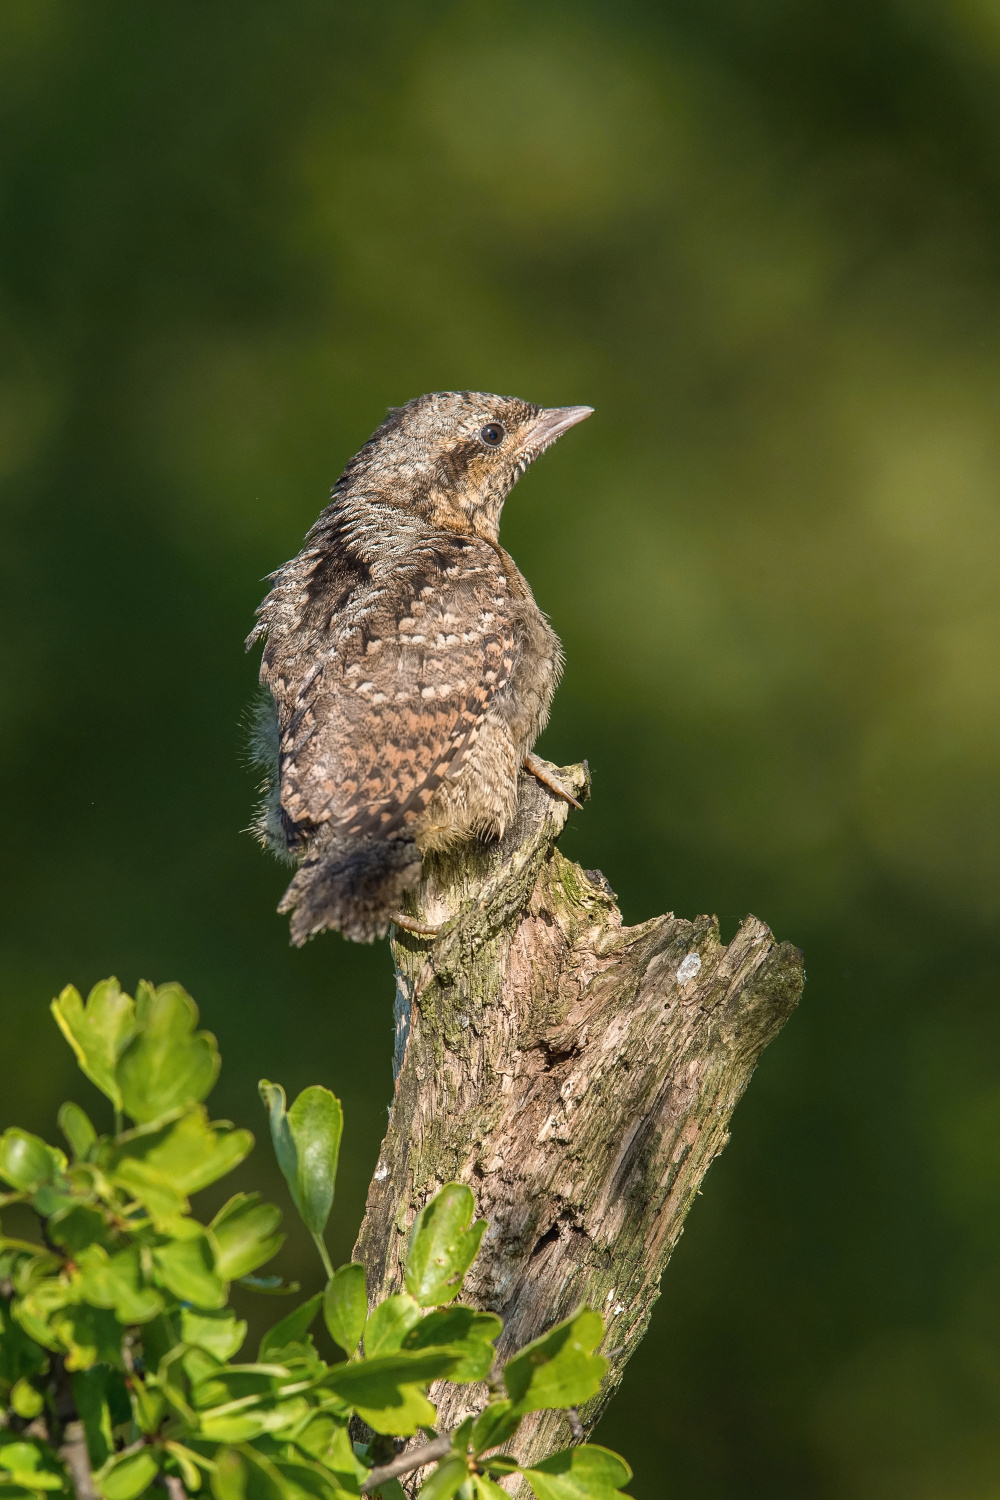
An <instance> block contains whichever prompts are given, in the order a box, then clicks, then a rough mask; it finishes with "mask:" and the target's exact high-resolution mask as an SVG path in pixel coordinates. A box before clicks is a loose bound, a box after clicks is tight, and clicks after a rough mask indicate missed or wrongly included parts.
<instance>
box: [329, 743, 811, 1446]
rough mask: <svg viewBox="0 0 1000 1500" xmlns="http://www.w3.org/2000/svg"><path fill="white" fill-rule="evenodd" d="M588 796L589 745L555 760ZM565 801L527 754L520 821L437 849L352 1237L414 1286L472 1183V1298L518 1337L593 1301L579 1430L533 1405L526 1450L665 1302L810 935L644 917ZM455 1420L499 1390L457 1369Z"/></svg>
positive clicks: (427, 870)
mask: <svg viewBox="0 0 1000 1500" xmlns="http://www.w3.org/2000/svg"><path fill="white" fill-rule="evenodd" d="M551 770H552V772H553V773H554V774H555V775H556V776H557V777H558V778H559V779H560V780H561V781H562V783H563V784H564V785H565V786H567V787H568V788H570V789H571V790H572V791H574V792H575V793H576V795H577V796H578V797H581V799H582V798H583V797H585V796H586V795H587V793H588V791H589V777H588V773H587V769H586V767H585V766H569V767H563V768H561V769H560V768H557V767H551ZM568 811H569V808H568V804H567V803H565V802H564V801H562V800H561V799H559V798H557V797H556V796H554V795H553V793H551V792H550V791H548V790H546V789H545V788H544V787H543V786H542V785H541V784H540V783H539V782H538V781H537V780H535V778H533V777H530V776H527V775H525V776H524V777H523V786H522V796H521V801H520V806H519V811H518V815H517V818H516V821H515V822H514V824H513V825H512V826H511V827H510V828H509V829H508V830H507V832H506V834H505V836H504V838H503V839H502V840H500V841H499V842H497V843H493V844H482V845H477V846H475V847H474V848H471V849H469V848H465V849H462V850H461V851H460V852H458V853H456V854H453V855H449V856H444V857H439V858H432V859H428V860H427V861H425V867H424V878H423V881H422V884H421V886H420V887H419V889H418V891H417V892H416V894H415V897H414V901H413V906H412V908H411V909H412V910H413V911H414V913H415V914H416V915H418V916H419V918H420V920H421V921H424V922H427V923H429V924H436V923H439V922H443V923H444V924H445V925H444V927H443V929H442V931H441V932H440V934H439V935H438V936H437V937H436V938H435V939H433V940H432V941H428V940H427V939H421V938H418V937H414V936H411V935H410V934H409V933H407V932H404V931H402V930H401V929H395V936H394V940H393V944H392V948H393V956H394V959H395V963H396V980H397V996H396V1058H395V1071H396V1091H395V1100H394V1103H393V1107H392V1113H391V1118H390V1123H389V1129H388V1131H387V1133H386V1136H385V1140H384V1141H383V1143H382V1150H381V1154H380V1158H379V1163H378V1167H377V1168H376V1171H375V1175H374V1177H373V1178H372V1182H371V1186H370V1188H369V1191H368V1202H367V1208H366V1212H365V1218H364V1222H363V1224H362V1226H361V1232H360V1235H359V1238H358V1242H357V1246H356V1248H355V1259H357V1260H361V1261H363V1262H364V1263H365V1265H366V1267H367V1270H368V1285H369V1294H370V1295H371V1296H372V1297H373V1298H374V1297H381V1296H386V1295H389V1294H390V1293H393V1292H397V1291H399V1290H400V1289H401V1287H402V1261H403V1258H404V1256H405V1252H406V1244H407V1238H408V1234H409V1230H410V1226H411V1224H412V1222H413V1219H414V1216H415V1215H416V1213H417V1212H418V1211H419V1209H420V1208H421V1207H422V1206H423V1204H424V1203H425V1202H426V1200H427V1198H428V1197H429V1196H430V1195H431V1194H432V1193H434V1192H435V1191H436V1190H437V1189H438V1188H439V1187H440V1186H441V1185H442V1184H443V1183H444V1182H448V1181H452V1180H457V1181H459V1182H466V1183H468V1184H469V1186H470V1187H471V1188H472V1189H473V1191H474V1193H475V1196H476V1202H477V1205H478V1211H479V1215H480V1216H482V1217H485V1218H487V1219H488V1220H489V1229H488V1230H487V1233H486V1236H485V1238H484V1240H483V1244H482V1248H481V1250H480V1253H479V1257H478V1260H477V1261H476V1263H475V1264H474V1266H473V1268H472V1271H471V1272H470V1274H469V1276H468V1277H467V1279H466V1283H465V1289H464V1291H463V1294H462V1300H463V1301H467V1302H469V1303H471V1304H473V1305H475V1306H477V1307H480V1308H483V1309H488V1310H489V1311H493V1312H497V1313H499V1314H500V1316H501V1317H502V1318H503V1320H504V1333H503V1337H502V1339H501V1342H500V1345H499V1349H500V1354H501V1358H503V1357H505V1356H506V1355H508V1354H509V1353H512V1352H513V1351H514V1350H515V1349H517V1348H519V1347H521V1346H522V1345H523V1344H525V1343H527V1342H528V1341H529V1340H530V1339H533V1338H536V1337H537V1336H538V1335H539V1334H541V1333H543V1332H544V1331H545V1330H546V1329H547V1328H549V1327H550V1326H551V1325H552V1324H553V1323H555V1322H557V1321H559V1320H560V1319H561V1318H564V1317H566V1316H567V1315H568V1314H569V1313H571V1312H572V1311H573V1310H574V1309H575V1308H576V1307H577V1306H578V1305H579V1304H580V1303H587V1304H588V1305H590V1306H591V1307H594V1308H597V1309H599V1310H600V1311H601V1312H602V1313H603V1314H604V1317H605V1320H606V1324H607V1335H606V1338H605V1341H604V1345H603V1348H602V1352H603V1353H604V1354H605V1355H607V1356H608V1358H609V1359H610V1367H609V1370H608V1375H607V1378H606V1380H605V1382H604V1385H603V1387H602V1390H601V1392H600V1394H599V1395H598V1396H597V1397H595V1398H594V1400H593V1401H591V1402H590V1403H588V1405H587V1406H586V1407H585V1408H584V1409H583V1410H582V1411H581V1413H580V1423H578V1424H574V1430H571V1428H570V1425H569V1423H568V1421H567V1418H566V1416H565V1414H563V1413H560V1412H539V1413H536V1414H535V1415H534V1416H532V1417H529V1418H528V1419H527V1420H526V1421H525V1422H524V1423H523V1425H522V1428H521V1431H520V1432H519V1434H518V1437H517V1439H516V1440H515V1443H514V1445H513V1448H514V1451H515V1453H516V1455H517V1457H518V1458H519V1459H520V1460H521V1461H522V1462H527V1461H530V1460H531V1459H532V1458H539V1457H541V1456H542V1455H543V1454H544V1453H547V1452H551V1451H553V1449H554V1448H557V1447H561V1446H567V1445H569V1444H570V1443H572V1442H574V1441H579V1440H581V1439H582V1437H583V1435H584V1434H586V1433H589V1432H590V1431H591V1430H592V1428H593V1426H594V1424H595V1423H596V1421H597V1420H598V1418H599V1416H600V1414H601V1412H602V1411H603V1410H604V1408H605V1406H606V1405H607V1403H608V1401H609V1400H610V1398H611V1396H612V1395H613V1394H614V1391H615V1389H616V1388H617V1386H618V1384H619V1382H620V1380H621V1378H622V1373H623V1370H624V1367H625V1364H626V1361H627V1360H628V1358H629V1355H630V1354H631V1353H632V1351H633V1350H634V1349H635V1347H636V1345H637V1344H638V1342H639V1340H640V1339H641V1337H642V1335H643V1333H644V1332H645V1329H646V1325H647V1323H648V1322H649V1316H650V1312H651V1310H652V1307H653V1303H654V1302H655V1300H656V1298H657V1296H658V1295H659V1285H660V1277H661V1275H662V1273H663V1270H664V1268H665V1266H666V1264H667V1261H668V1260H669V1258H670V1254H671V1252H672V1250H673V1248H674V1246H675V1244H676V1243H677V1240H678V1237H679V1236H680V1233H681V1230H682V1226H683V1222H684V1218H685V1216H686V1214H687V1212H688V1209H689V1208H690V1206H691V1203H692V1201H693V1199H694V1196H695V1194H696V1193H697V1192H698V1190H699V1187H700V1185H701V1182H702V1179H703V1177H704V1175H705V1173H706V1171H707V1170H708V1167H709V1164H710V1163H711V1161H712V1160H713V1159H714V1158H715V1157H716V1156H717V1155H718V1154H719V1152H720V1151H721V1150H722V1148H723V1147H724V1146H725V1144H726V1142H727V1141H728V1139H729V1135H728V1125H729V1118H730V1116H731V1114H732V1112H733V1109H734V1107H735V1105H736V1103H737V1101H738V1100H739V1098H740V1096H741V1094H742V1093H743V1090H744V1089H745V1088H746V1086H747V1083H748V1082H749V1080H750V1075H751V1074H752V1072H753V1070H754V1067H755V1066H756V1064H757V1060H758V1058H759V1057H760V1055H761V1053H762V1052H763V1050H764V1048H765V1047H766V1046H767V1044H768V1042H769V1041H771V1039H772V1038H773V1037H774V1036H776V1035H777V1033H778V1032H779V1031H780V1029H781V1027H782V1026H783V1025H784V1023H785V1021H786V1020H787V1019H788V1017H789V1016H790V1015H791V1013H792V1011H793V1010H794V1008H795V1006H796V1004H797V1002H798V999H799V996H800V994H801V991H802V983H803V971H802V955H801V953H799V951H798V950H797V949H796V948H793V947H792V946H791V944H790V943H780V944H779V943H777V942H776V941H775V939H774V937H773V936H772V934H771V932H770V931H769V929H768V928H767V927H766V926H765V925H764V923H763V922H759V921H758V920H757V919H756V918H755V917H748V918H747V919H746V921H744V922H743V924H742V925H741V927H740V929H739V931H738V932H737V934H736V936H735V938H734V939H733V941H732V942H731V943H730V944H729V945H728V947H725V946H723V944H722V943H721V941H720V938H719V929H718V923H717V921H716V919H715V918H714V917H698V918H696V919H695V920H694V921H693V922H691V921H685V920H683V919H682V918H679V917H675V916H673V915H672V914H668V915H666V916H662V917H656V918H654V919H653V920H652V921H649V922H643V923H641V924H640V925H639V926H637V927H623V925H622V919H621V914H620V912H619V911H618V908H617V906H616V904H615V897H614V893H613V892H612V890H611V889H610V887H609V885H608V883H607V881H606V880H605V879H604V876H603V875H602V874H601V873H600V872H599V871H595V870H588V871H584V870H582V869H581V868H580V867H579V866H578V865H575V864H573V863H572V862H571V861H569V860H568V859H566V858H565V857H564V856H563V855H562V854H561V853H560V852H559V850H558V849H557V847H556V840H557V839H558V836H559V834H560V832H561V831H562V828H563V826H564V824H565V822H566V817H567V813H568ZM431 1396H432V1399H433V1398H435V1397H436V1398H437V1400H438V1403H439V1407H438V1414H439V1423H440V1429H441V1430H442V1431H445V1430H449V1429H451V1428H453V1427H454V1426H456V1425H457V1424H458V1423H459V1422H460V1421H461V1420H462V1419H463V1417H464V1416H466V1415H467V1414H468V1413H469V1412H470V1411H474V1410H479V1409H480V1408H481V1407H482V1406H483V1405H484V1404H485V1402H486V1400H487V1390H486V1387H485V1385H484V1386H481V1387H470V1386H466V1387H451V1388H450V1390H449V1389H448V1388H447V1387H442V1388H440V1389H439V1390H437V1391H434V1390H432V1391H431Z"/></svg>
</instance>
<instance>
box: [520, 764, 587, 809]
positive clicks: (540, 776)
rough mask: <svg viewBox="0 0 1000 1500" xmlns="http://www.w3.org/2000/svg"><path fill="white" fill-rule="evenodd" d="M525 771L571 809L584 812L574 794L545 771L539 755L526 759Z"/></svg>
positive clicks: (581, 804)
mask: <svg viewBox="0 0 1000 1500" xmlns="http://www.w3.org/2000/svg"><path fill="white" fill-rule="evenodd" d="M524 769H525V770H526V771H530V772H531V774H532V776H534V777H535V778H536V779H537V780H538V781H540V782H541V783H542V786H546V787H548V789H549V791H550V792H555V794H556V796H557V797H561V798H562V799H563V801H564V802H568V803H569V804H570V806H571V807H575V808H577V809H578V810H579V811H580V812H582V811H583V803H582V802H577V800H576V798H575V797H574V796H573V793H572V792H568V791H567V790H566V788H565V787H564V786H563V784H562V782H561V781H559V780H558V779H557V777H555V776H553V775H552V773H551V772H550V771H547V770H546V769H545V763H544V762H543V761H541V760H539V758H538V756H537V755H530V754H529V755H526V756H525V757H524Z"/></svg>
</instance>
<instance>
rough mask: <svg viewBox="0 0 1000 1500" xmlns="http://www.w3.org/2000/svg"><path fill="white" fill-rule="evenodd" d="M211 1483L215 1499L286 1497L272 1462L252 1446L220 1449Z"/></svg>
mask: <svg viewBox="0 0 1000 1500" xmlns="http://www.w3.org/2000/svg"><path fill="white" fill-rule="evenodd" d="M211 1484H212V1494H213V1495H214V1496H215V1500H285V1495H284V1491H283V1489H282V1486H281V1479H280V1476H279V1474H278V1472H277V1470H276V1469H275V1467H274V1465H273V1464H272V1463H269V1462H268V1460H267V1459H266V1458H264V1456H263V1454H260V1453H257V1452H255V1451H254V1449H253V1448H244V1449H243V1450H242V1451H241V1450H240V1449H237V1448H223V1449H222V1450H221V1452H220V1453H218V1454H217V1455H216V1461H215V1473H214V1474H213V1475H212V1480H211Z"/></svg>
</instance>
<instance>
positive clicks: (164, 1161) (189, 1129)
mask: <svg viewBox="0 0 1000 1500" xmlns="http://www.w3.org/2000/svg"><path fill="white" fill-rule="evenodd" d="M252 1147H253V1136H252V1135H251V1134H250V1132H249V1130H231V1129H229V1128H228V1127H227V1126H222V1125H217V1126H212V1125H210V1124H209V1120H208V1111H207V1110H206V1109H205V1108H204V1106H203V1105H199V1106H198V1108H196V1109H192V1110H190V1111H189V1113H188V1114H186V1115H184V1116H183V1117H182V1118H181V1119H179V1120H177V1121H175V1122H174V1123H173V1124H172V1125H166V1126H164V1127H163V1128H162V1129H160V1130H153V1131H149V1130H142V1131H134V1132H130V1133H129V1134H128V1135H127V1136H125V1137H123V1140H122V1144H121V1145H120V1146H119V1147H118V1149H117V1150H116V1151H115V1152H114V1153H113V1154H112V1156H111V1160H110V1163H109V1170H110V1171H112V1172H116V1171H120V1170H121V1168H122V1167H123V1166H124V1164H125V1163H126V1162H131V1163H134V1164H135V1165H136V1166H141V1168H142V1170H144V1171H146V1172H148V1173H149V1174H150V1175H151V1176H152V1177H154V1178H155V1179H157V1180H159V1181H166V1182H169V1183H170V1185H171V1187H173V1188H175V1189H176V1190H177V1192H179V1193H183V1194H185V1195H187V1194H188V1193H198V1192H200V1191H201V1189H202V1188H206V1187H208V1186H209V1185H210V1184H211V1183H213V1182H217V1181H218V1179H219V1178H220V1177H224V1176H225V1175H226V1173H227V1172H231V1171H232V1170H233V1168H234V1167H237V1166H239V1164H240V1162H241V1161H242V1160H243V1159H244V1157H245V1156H247V1154H248V1153H249V1152H250V1150H251V1149H252Z"/></svg>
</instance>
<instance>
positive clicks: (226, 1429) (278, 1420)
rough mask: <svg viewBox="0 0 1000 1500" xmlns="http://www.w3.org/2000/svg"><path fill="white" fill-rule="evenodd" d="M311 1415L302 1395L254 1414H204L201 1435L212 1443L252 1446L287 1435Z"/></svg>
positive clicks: (256, 1410)
mask: <svg viewBox="0 0 1000 1500" xmlns="http://www.w3.org/2000/svg"><path fill="white" fill-rule="evenodd" d="M308 1414H309V1403H308V1402H307V1401H306V1400H305V1398H304V1397H302V1396H296V1397H293V1398H292V1399H291V1400H290V1401H280V1402H277V1403H275V1404H273V1405H271V1406H255V1407H254V1408H253V1409H252V1410H250V1411H235V1412H219V1413H218V1414H217V1415H216V1414H213V1413H212V1412H211V1411H207V1412H204V1413H203V1414H202V1418H201V1425H200V1435H201V1437H202V1438H204V1439H205V1440H206V1441H207V1442H210V1443H251V1442H253V1440H254V1438H259V1437H263V1435H264V1434H265V1433H278V1432H286V1431H287V1430H288V1429H289V1428H291V1427H294V1426H296V1424H297V1423H299V1422H301V1421H302V1419H303V1418H304V1417H306V1416H308Z"/></svg>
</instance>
